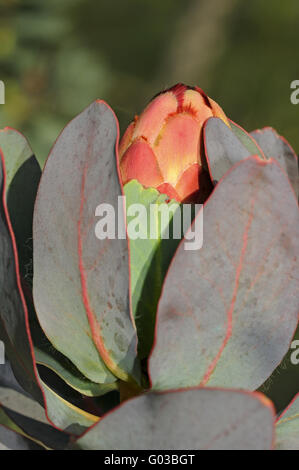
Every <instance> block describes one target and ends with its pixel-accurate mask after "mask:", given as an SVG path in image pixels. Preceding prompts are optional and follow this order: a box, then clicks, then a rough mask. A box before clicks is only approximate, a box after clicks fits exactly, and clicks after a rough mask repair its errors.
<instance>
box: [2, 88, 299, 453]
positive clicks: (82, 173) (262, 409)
mask: <svg viewBox="0 0 299 470" xmlns="http://www.w3.org/2000/svg"><path fill="white" fill-rule="evenodd" d="M0 149H1V150H0V155H1V162H2V164H1V190H2V198H1V229H0V250H1V256H0V260H1V266H0V294H1V295H0V339H1V340H2V342H3V343H4V345H5V352H6V362H5V364H4V365H0V385H1V386H4V387H8V388H12V389H15V390H16V391H17V392H18V393H21V394H23V395H26V396H30V397H32V398H33V399H34V400H36V401H37V402H38V403H39V404H40V405H42V407H43V408H44V413H45V418H46V420H47V424H46V423H45V422H40V421H38V420H36V419H33V418H30V417H28V416H23V415H22V414H20V413H18V412H16V411H15V410H12V409H10V408H9V407H8V406H7V404H6V403H3V405H2V406H1V407H0V424H1V425H2V426H0V442H1V441H2V442H4V443H8V444H9V445H10V446H11V447H16V448H17V447H19V448H25V449H28V448H32V445H33V446H34V448H40V447H42V448H46V449H61V448H69V449H78V448H80V449H107V450H115V449H125V450H132V449H133V450H135V449H269V450H270V449H274V448H276V449H297V450H298V449H299V440H298V435H299V419H298V411H299V410H298V407H299V396H298V395H296V393H293V395H296V396H295V397H294V399H293V401H292V402H291V404H290V405H289V407H288V408H287V410H286V411H285V412H284V413H282V410H281V409H275V406H274V404H273V403H272V402H271V401H270V399H269V398H268V397H267V396H266V395H264V394H262V393H261V392H260V390H261V389H262V388H261V387H262V386H263V384H265V382H266V381H267V380H268V379H269V377H270V376H271V374H273V373H274V374H275V371H276V370H277V368H279V364H280V363H281V361H282V360H283V358H284V357H285V356H286V355H287V353H288V350H289V348H290V344H291V342H292V339H293V338H294V335H295V334H296V333H295V332H296V328H297V325H298V306H299V298H298V287H299V285H298V279H299V272H298V271H299V268H298V261H297V259H298V255H299V233H298V232H299V223H298V222H299V214H298V203H297V198H298V165H297V156H296V155H295V153H294V151H293V150H292V149H291V147H290V145H289V144H288V143H287V142H286V141H285V140H284V139H283V138H281V137H280V136H279V135H278V134H277V133H276V132H275V131H274V130H273V129H271V128H265V129H263V130H258V131H255V132H253V133H251V134H248V133H247V132H246V131H244V130H243V129H242V128H241V127H239V126H238V125H236V124H234V123H233V122H232V121H231V120H230V119H228V118H227V117H226V115H225V114H224V112H223V111H222V109H221V108H220V107H219V106H218V105H217V104H216V103H215V102H214V101H213V100H211V99H210V98H209V97H208V96H207V95H205V93H204V92H203V91H202V90H201V89H199V88H197V87H195V88H191V87H187V86H185V85H182V84H179V85H176V86H175V87H173V88H171V89H169V90H166V91H164V92H162V93H160V94H159V95H157V96H156V97H155V98H154V99H153V100H152V101H151V102H150V104H149V105H148V106H147V107H146V109H145V111H144V112H143V113H141V114H140V116H139V117H138V118H135V120H134V121H133V123H132V124H130V126H129V127H128V129H127V131H126V132H125V134H124V136H123V138H122V140H121V143H120V145H119V130H118V122H117V119H116V117H115V115H114V113H113V111H112V110H111V108H110V107H109V106H108V105H107V104H106V103H105V102H103V101H100V100H97V101H95V102H94V103H92V104H91V105H90V106H89V107H88V108H87V109H86V110H85V111H83V112H82V113H81V114H79V115H78V116H77V117H76V118H75V119H74V120H73V121H71V123H70V124H69V125H68V126H67V127H66V128H65V129H64V130H63V131H62V133H61V134H60V136H59V137H58V139H57V141H56V142H55V144H54V146H53V148H52V150H51V152H50V155H49V157H48V160H47V162H46V165H45V167H44V169H43V171H42V172H41V170H40V167H39V164H38V163H37V160H36V158H35V157H34V156H33V152H32V151H31V149H30V147H29V144H28V143H27V141H26V140H25V138H24V137H23V136H22V135H21V134H20V133H19V132H17V131H15V130H13V129H10V128H5V129H3V130H2V131H1V132H0ZM123 196H125V197H126V199H125V202H126V206H124V198H123ZM190 202H191V203H192V204H193V212H192V214H193V219H192V220H191V221H190V227H189V230H188V231H184V232H182V235H181V239H178V238H175V237H171V234H172V233H173V218H171V219H169V226H168V227H165V223H163V221H162V219H161V217H160V216H159V209H160V208H162V206H163V207H164V208H165V207H167V208H168V209H172V208H174V211H173V212H172V213H173V217H174V214H175V213H177V211H181V212H182V213H184V208H185V207H187V206H186V205H187V204H188V203H190ZM200 203H203V206H201V205H198V204H200ZM136 205H138V207H140V206H141V207H142V208H144V211H145V215H146V217H145V218H144V217H143V218H140V217H139V218H138V223H137V222H136V214H135V212H134V211H135V209H136ZM152 206H154V207H155V208H156V210H157V212H156V213H155V214H156V215H157V214H158V216H157V217H154V219H151V222H152V223H153V220H154V223H155V232H156V234H158V236H156V237H154V238H153V237H151V236H150V228H149V225H148V223H147V222H148V221H149V219H150V208H151V207H152ZM99 208H100V209H99ZM108 208H113V209H114V212H118V222H119V220H122V221H124V220H126V228H127V234H126V231H124V230H123V227H120V225H121V223H119V224H118V227H117V229H116V225H117V222H116V221H112V222H111V218H106V219H105V217H104V212H105V211H108ZM125 212H126V214H125ZM125 215H126V217H125ZM99 220H100V223H101V227H102V229H103V230H102V234H101V236H97V228H96V227H97V224H98V223H99ZM130 224H133V225H134V226H135V233H136V232H138V234H139V235H140V236H137V237H135V236H132V235H131V232H130V231H129V225H130ZM105 225H106V229H105V230H106V231H105V230H104V226H105ZM137 225H138V229H137V228H136V227H137ZM108 226H109V227H108ZM32 227H33V229H32ZM111 227H112V228H113V229H116V230H114V232H115V233H116V232H117V233H116V236H111V230H112V229H111ZM151 229H152V227H151ZM165 229H170V230H169V233H170V237H169V238H168V239H167V238H166V237H164V234H165ZM198 230H201V231H202V233H203V244H202V247H201V248H200V249H196V250H186V249H185V241H186V239H187V238H188V234H189V233H190V232H192V231H193V232H194V233H195V232H196V231H198ZM112 231H113V230H112ZM105 234H106V235H105ZM32 242H33V243H32ZM297 335H298V333H297ZM297 391H298V390H297ZM295 392H296V389H295ZM15 433H16V435H17V436H18V438H17V439H14V438H13V436H14V435H15ZM30 442H33V444H30Z"/></svg>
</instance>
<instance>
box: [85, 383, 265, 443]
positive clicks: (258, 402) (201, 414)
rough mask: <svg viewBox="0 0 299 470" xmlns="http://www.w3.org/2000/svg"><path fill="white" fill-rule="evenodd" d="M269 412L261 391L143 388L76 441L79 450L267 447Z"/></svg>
mask: <svg viewBox="0 0 299 470" xmlns="http://www.w3.org/2000/svg"><path fill="white" fill-rule="evenodd" d="M273 421H274V413H273V408H272V406H271V404H270V402H266V400H264V398H263V397H262V395H258V394H246V393H242V392H238V391H228V390H216V389H189V390H183V391H180V390H176V391H171V392H168V393H147V394H145V395H142V396H140V397H138V398H134V399H132V400H129V401H127V402H125V403H123V404H122V405H121V406H120V407H119V408H117V409H116V410H115V411H113V412H111V413H109V414H107V415H106V416H104V417H103V419H102V420H101V421H100V422H99V423H98V424H97V425H96V426H94V427H93V428H92V429H91V430H89V431H88V432H87V433H86V434H85V435H84V436H83V437H81V438H79V439H78V440H77V442H76V448H79V449H84V450H89V449H92V450H95V449H103V450H165V449H169V450H182V449H184V450H195V449H196V450H270V449H271V448H272V441H273Z"/></svg>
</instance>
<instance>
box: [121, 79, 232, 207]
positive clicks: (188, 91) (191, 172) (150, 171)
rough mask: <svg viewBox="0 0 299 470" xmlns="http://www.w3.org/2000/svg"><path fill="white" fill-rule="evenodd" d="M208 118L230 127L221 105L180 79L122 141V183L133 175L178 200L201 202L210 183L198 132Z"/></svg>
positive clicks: (153, 104)
mask: <svg viewBox="0 0 299 470" xmlns="http://www.w3.org/2000/svg"><path fill="white" fill-rule="evenodd" d="M212 116H214V117H219V118H221V119H222V120H223V121H224V122H225V123H226V124H227V125H228V126H229V123H228V120H227V118H226V116H225V114H224V112H223V111H222V109H221V108H220V106H219V105H218V104H217V103H215V101H213V100H212V99H211V98H209V97H208V96H207V95H206V94H205V93H204V92H203V91H202V90H201V89H200V88H198V87H194V88H193V87H189V86H186V85H183V84H181V83H179V84H177V85H175V86H174V87H172V88H170V89H168V90H166V91H163V92H162V93H160V94H158V95H157V96H155V97H154V98H153V100H152V101H151V102H150V103H149V105H148V106H147V107H146V108H145V110H144V111H143V112H142V113H141V115H140V116H139V117H138V116H136V118H135V120H134V121H133V122H132V123H131V124H130V125H129V127H128V128H127V130H126V132H125V134H124V136H123V138H122V140H121V142H120V149H119V150H120V151H119V155H120V169H121V175H122V180H123V183H124V184H125V183H127V182H128V181H130V180H132V179H136V180H138V181H139V182H140V183H141V184H142V185H143V186H145V187H147V188H148V187H153V188H156V189H157V190H158V191H160V192H161V193H163V194H167V195H168V196H169V198H174V199H176V200H177V201H179V202H180V201H185V202H186V201H194V202H203V201H204V200H205V199H206V197H207V196H208V195H209V192H210V191H211V189H212V183H211V181H210V178H209V173H208V171H207V169H206V168H205V165H204V148H203V143H202V139H201V134H202V128H203V125H204V123H205V121H206V120H207V119H208V118H209V117H212Z"/></svg>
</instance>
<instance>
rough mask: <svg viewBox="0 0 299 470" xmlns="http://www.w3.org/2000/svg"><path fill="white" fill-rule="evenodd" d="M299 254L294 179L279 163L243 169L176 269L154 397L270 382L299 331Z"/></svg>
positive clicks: (159, 339) (215, 196) (219, 194)
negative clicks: (176, 390) (159, 393)
mask: <svg viewBox="0 0 299 470" xmlns="http://www.w3.org/2000/svg"><path fill="white" fill-rule="evenodd" d="M195 221H196V219H195ZM194 223H195V222H194ZM298 255H299V213H298V206H297V202H296V199H295V197H294V193H293V191H292V189H291V187H290V184H289V182H288V180H287V178H286V176H285V175H284V173H283V172H282V171H281V169H280V167H279V166H278V165H277V163H276V162H275V161H274V160H269V161H262V160H260V159H259V158H258V157H249V158H248V159H246V160H243V161H242V162H240V163H239V164H237V165H236V166H235V167H233V169H232V170H231V171H230V172H229V173H228V174H226V176H225V177H224V178H223V180H222V181H221V182H220V183H219V184H218V185H217V186H216V188H215V190H214V192H213V193H212V195H211V196H210V199H209V200H208V201H207V202H206V204H205V206H204V209H203V247H202V248H201V249H200V250H198V251H193V252H192V251H189V252H188V251H184V244H183V243H182V244H181V245H180V246H179V248H178V250H177V252H176V255H175V257H174V258H173V261H172V264H171V266H170V268H169V271H168V274H167V276H166V279H165V282H164V286H163V290H162V295H161V298H160V301H159V306H158V314H157V324H156V344H155V346H154V348H153V351H152V355H151V358H150V376H151V380H152V385H153V387H154V389H169V388H177V387H183V386H194V385H199V384H201V385H207V384H209V385H212V386H220V387H236V388H245V389H249V390H255V389H256V388H258V387H259V386H260V385H261V384H262V383H264V382H265V380H266V379H267V378H268V377H269V375H270V374H271V373H272V371H273V370H274V369H275V367H276V366H277V365H278V364H279V362H280V361H281V360H282V358H283V356H284V355H285V354H286V352H287V350H288V348H289V345H290V341H291V339H292V336H293V335H294V331H295V329H296V326H297V322H298V307H299V298H298V295H297V293H298V278H299V272H298V270H299V265H298Z"/></svg>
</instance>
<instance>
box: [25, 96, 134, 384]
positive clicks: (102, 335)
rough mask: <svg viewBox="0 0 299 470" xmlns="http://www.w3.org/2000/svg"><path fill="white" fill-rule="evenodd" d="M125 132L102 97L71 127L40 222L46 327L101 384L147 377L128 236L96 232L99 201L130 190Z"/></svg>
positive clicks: (40, 290) (56, 158)
mask: <svg viewBox="0 0 299 470" xmlns="http://www.w3.org/2000/svg"><path fill="white" fill-rule="evenodd" d="M118 134H119V132H118V124H117V121H116V118H115V116H114V113H113V112H112V110H111V109H110V108H109V107H108V106H107V105H106V104H105V103H104V102H102V101H96V102H94V103H93V104H91V105H90V106H89V107H88V108H87V109H86V110H85V111H83V112H82V113H81V114H80V115H79V116H77V117H76V118H75V119H74V120H73V121H72V122H71V123H70V124H69V125H68V126H67V127H66V128H65V129H64V131H63V132H62V133H61V135H60V137H59V138H58V140H57V141H56V143H55V145H54V147H53V149H52V151H51V153H50V156H49V158H48V160H47V163H46V166H45V169H44V172H43V175H42V178H41V183H40V186H39V191H38V195H37V200H36V206H35V211H34V222H33V234H34V281H33V295H34V303H35V307H36V312H37V316H38V318H39V321H40V323H41V326H42V328H43V330H44V332H45V334H46V336H47V337H48V338H49V340H50V341H51V343H52V344H53V345H54V346H55V347H56V349H58V350H59V351H61V352H62V353H63V354H64V355H65V356H67V357H69V358H70V359H71V361H72V362H73V363H74V364H75V365H76V366H77V367H78V369H79V370H80V371H81V372H82V373H83V375H85V376H86V377H88V378H89V379H90V380H91V381H93V382H99V383H111V382H113V381H115V380H116V378H115V375H116V376H117V377H119V378H121V379H123V380H128V381H130V380H136V381H138V380H139V368H138V364H137V362H136V354H137V353H136V331H135V328H134V325H133V321H132V318H131V315H130V292H129V265H128V263H129V255H128V244H127V240H125V239H117V238H116V239H108V238H106V239H104V240H99V239H98V238H97V237H96V235H95V226H96V223H97V221H98V219H97V218H96V217H95V212H96V208H97V207H98V205H100V204H109V205H110V207H112V209H114V210H117V208H118V202H119V200H118V198H119V196H121V195H122V192H121V187H120V183H119V171H118V167H117V162H116V146H117V144H118ZM121 208H122V207H121ZM132 377H133V378H132Z"/></svg>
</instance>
